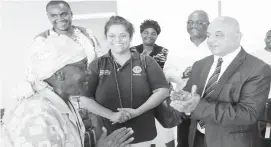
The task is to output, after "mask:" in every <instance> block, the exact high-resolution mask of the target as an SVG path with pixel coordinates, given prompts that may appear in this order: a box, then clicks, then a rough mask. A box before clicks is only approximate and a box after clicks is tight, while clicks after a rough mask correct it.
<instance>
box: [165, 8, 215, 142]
mask: <svg viewBox="0 0 271 147" xmlns="http://www.w3.org/2000/svg"><path fill="white" fill-rule="evenodd" d="M186 23H187V32H188V34H189V36H187V39H186V40H180V46H179V48H183V49H185V52H178V53H174V52H169V55H168V60H167V61H166V63H165V67H164V73H165V75H166V78H167V80H168V81H169V82H171V83H172V84H173V86H174V88H175V90H181V89H182V88H183V87H184V86H185V85H186V82H187V81H188V79H189V77H190V76H191V69H192V65H193V64H194V62H196V61H197V60H200V59H202V58H204V57H206V56H208V55H211V52H210V50H209V49H208V46H207V43H206V40H207V39H206V38H207V34H206V32H207V28H208V25H209V17H208V14H207V13H206V12H205V11H203V10H196V11H194V12H192V13H191V14H190V15H189V16H188V20H187V22H186ZM189 125H190V120H189V119H188V120H186V121H183V123H182V124H180V125H179V126H178V133H177V134H178V135H177V136H178V137H177V141H178V145H177V146H178V147H188V132H189Z"/></svg>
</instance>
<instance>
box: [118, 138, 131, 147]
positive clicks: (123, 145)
mask: <svg viewBox="0 0 271 147" xmlns="http://www.w3.org/2000/svg"><path fill="white" fill-rule="evenodd" d="M132 141H134V137H132V138H129V139H128V140H126V141H124V142H123V143H122V144H121V145H120V147H130V145H129V144H130V143H132Z"/></svg>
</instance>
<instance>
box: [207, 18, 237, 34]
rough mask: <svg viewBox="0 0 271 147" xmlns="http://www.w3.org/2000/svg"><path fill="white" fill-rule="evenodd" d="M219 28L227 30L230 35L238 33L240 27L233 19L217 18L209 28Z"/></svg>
mask: <svg viewBox="0 0 271 147" xmlns="http://www.w3.org/2000/svg"><path fill="white" fill-rule="evenodd" d="M212 26H214V27H220V28H223V29H228V31H231V32H232V33H240V26H239V23H238V21H237V20H236V19H235V18H232V17H229V16H221V17H217V18H216V19H215V20H214V21H213V22H212V23H211V24H210V27H212Z"/></svg>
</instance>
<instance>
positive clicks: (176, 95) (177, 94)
mask: <svg viewBox="0 0 271 147" xmlns="http://www.w3.org/2000/svg"><path fill="white" fill-rule="evenodd" d="M170 98H171V100H173V101H178V100H180V101H185V100H188V99H191V93H190V92H187V91H184V90H179V91H174V92H172V94H171V97H170Z"/></svg>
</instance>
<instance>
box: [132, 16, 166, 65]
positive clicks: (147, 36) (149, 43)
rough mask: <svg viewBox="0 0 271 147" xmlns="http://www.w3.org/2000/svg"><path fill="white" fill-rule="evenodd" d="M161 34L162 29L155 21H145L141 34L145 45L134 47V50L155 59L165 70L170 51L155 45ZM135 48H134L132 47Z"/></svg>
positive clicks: (141, 26)
mask: <svg viewBox="0 0 271 147" xmlns="http://www.w3.org/2000/svg"><path fill="white" fill-rule="evenodd" d="M160 33H161V27H160V25H159V24H158V22H157V21H155V20H150V19H149V20H145V21H144V22H143V23H142V24H141V25H140V34H141V38H142V42H143V44H140V45H138V46H134V48H135V49H136V50H137V51H138V52H139V53H140V54H143V55H149V56H151V57H153V58H154V59H155V60H156V62H157V63H158V64H159V65H160V67H161V68H162V69H163V68H164V64H165V62H166V60H167V55H168V49H166V48H164V47H162V46H158V45H157V44H155V42H156V40H157V38H158V36H159V34H160ZM132 48H133V47H132Z"/></svg>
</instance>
